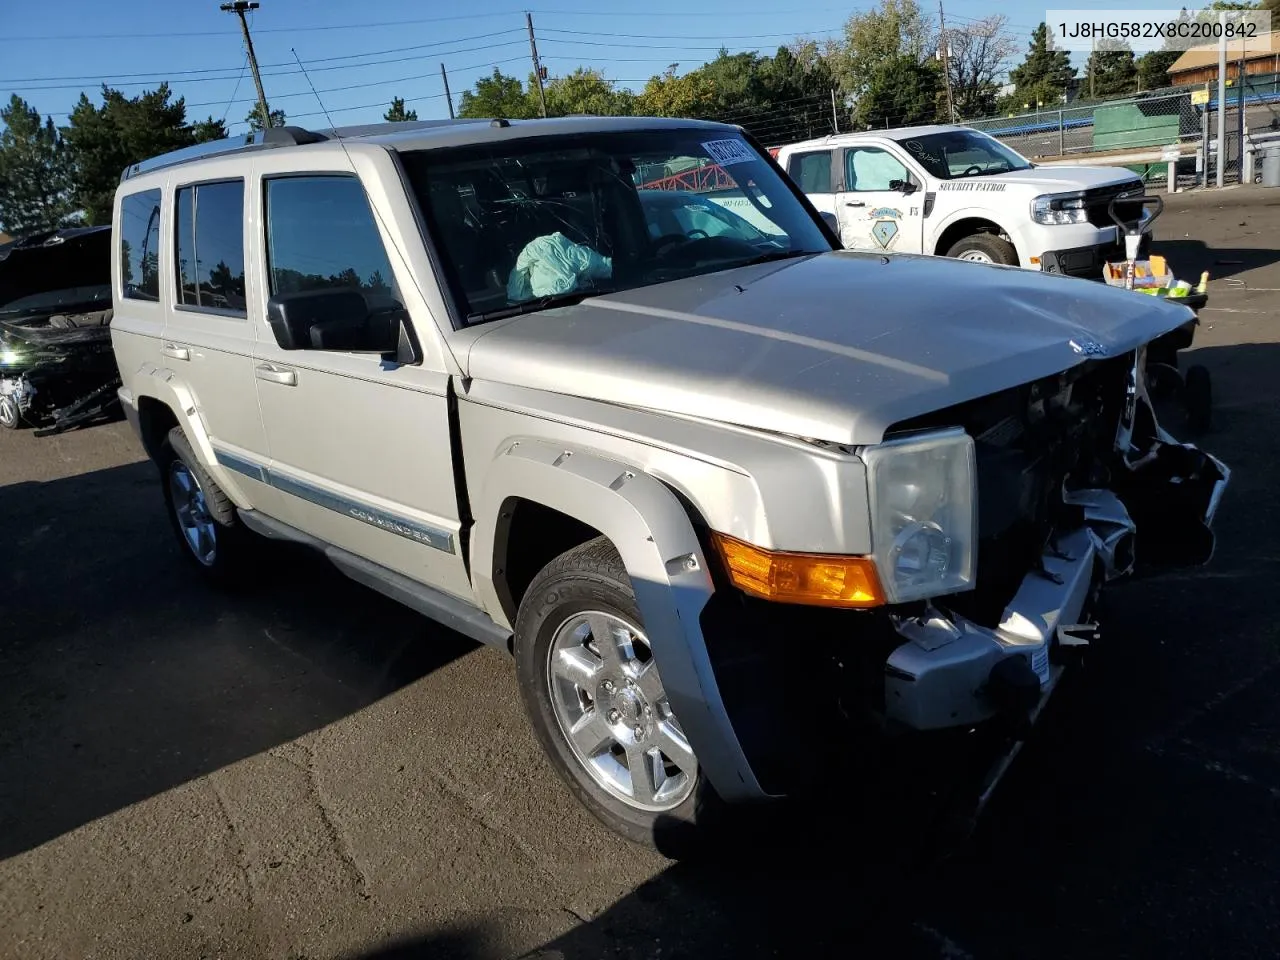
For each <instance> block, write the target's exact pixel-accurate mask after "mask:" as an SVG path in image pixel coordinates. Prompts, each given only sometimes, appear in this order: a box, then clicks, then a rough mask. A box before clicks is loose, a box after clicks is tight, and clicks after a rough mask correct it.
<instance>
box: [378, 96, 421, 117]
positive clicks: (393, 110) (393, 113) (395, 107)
mask: <svg viewBox="0 0 1280 960" xmlns="http://www.w3.org/2000/svg"><path fill="white" fill-rule="evenodd" d="M382 118H383V119H384V120H386V121H387V122H388V123H404V122H405V121H406V120H417V119H418V111H417V110H406V109H405V108H404V98H403V97H392V98H391V106H390V108H389V109H388V110H387V112H386V113H384V114H383V115H382Z"/></svg>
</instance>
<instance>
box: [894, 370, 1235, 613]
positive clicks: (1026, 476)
mask: <svg viewBox="0 0 1280 960" xmlns="http://www.w3.org/2000/svg"><path fill="white" fill-rule="evenodd" d="M1144 353H1145V348H1144V349H1140V350H1138V351H1135V352H1130V353H1126V354H1124V355H1122V356H1119V357H1113V358H1109V359H1103V360H1094V361H1090V362H1088V363H1085V364H1081V365H1080V366H1077V367H1074V368H1072V369H1070V370H1068V371H1065V372H1063V373H1061V374H1058V375H1057V376H1054V377H1051V378H1047V379H1045V380H1040V381H1036V382H1034V383H1030V384H1025V385H1023V386H1021V387H1017V388H1014V389H1012V390H1006V391H1003V392H1001V393H997V394H994V395H992V396H988V397H984V398H982V399H980V400H977V401H973V402H971V403H967V404H964V405H961V406H958V407H955V408H951V409H948V410H942V411H939V412H938V413H936V414H931V415H930V416H929V417H927V418H922V419H921V420H917V421H912V422H910V423H907V424H902V425H901V428H900V429H901V430H902V431H904V432H905V431H913V430H917V429H921V428H929V427H938V426H961V427H963V428H964V430H965V431H966V432H967V433H968V434H969V435H970V436H972V437H973V439H974V445H975V452H976V457H977V468H978V498H979V509H978V516H979V547H978V574H977V578H976V581H977V589H976V590H974V591H972V592H971V593H968V594H961V595H958V596H954V597H949V598H945V601H944V600H941V599H940V600H939V601H936V603H937V605H938V606H939V607H943V608H945V609H949V610H954V611H955V612H956V613H958V614H960V615H962V616H964V617H966V618H968V619H970V620H973V621H974V622H976V623H980V624H983V625H985V626H989V627H995V626H996V625H997V624H998V623H999V622H1000V618H1001V617H1002V615H1003V614H1004V611H1005V608H1006V606H1007V604H1008V603H1009V601H1010V600H1011V599H1012V598H1013V596H1014V594H1015V592H1016V590H1017V589H1018V585H1019V584H1020V583H1021V581H1022V579H1023V578H1024V576H1025V575H1026V574H1027V572H1028V571H1034V570H1036V569H1038V568H1039V567H1041V566H1042V564H1043V558H1044V557H1045V556H1046V554H1047V555H1050V556H1052V554H1053V552H1054V550H1055V542H1056V540H1057V539H1058V538H1059V537H1060V536H1061V535H1062V534H1063V533H1065V532H1067V531H1070V530H1074V529H1077V528H1081V527H1086V526H1090V521H1091V520H1093V521H1095V522H1094V523H1093V524H1092V527H1097V528H1098V531H1097V532H1096V534H1095V536H1096V537H1097V539H1098V541H1099V543H1098V546H1099V547H1100V548H1101V549H1100V553H1101V555H1102V556H1103V557H1104V558H1105V560H1106V567H1107V569H1106V571H1105V572H1106V579H1114V578H1115V577H1119V576H1124V575H1126V574H1129V573H1131V572H1133V570H1134V569H1135V567H1136V566H1137V565H1138V564H1139V563H1141V564H1142V565H1143V566H1147V565H1149V564H1160V565H1175V566H1180V565H1197V564H1201V563H1205V562H1207V561H1208V560H1209V558H1210V557H1211V555H1212V553H1213V534H1212V532H1211V530H1210V529H1209V522H1210V521H1211V520H1212V515H1213V512H1214V510H1215V509H1216V506H1217V496H1218V495H1220V487H1219V485H1220V484H1224V483H1225V481H1226V478H1227V475H1228V471H1227V469H1226V467H1225V466H1223V465H1222V464H1221V463H1219V462H1218V461H1216V460H1215V459H1214V458H1213V457H1211V456H1209V455H1208V454H1205V453H1203V452H1202V451H1200V450H1198V449H1197V448H1195V447H1193V446H1190V445H1186V444H1182V443H1179V442H1178V441H1176V440H1175V439H1174V438H1173V437H1171V436H1169V435H1168V434H1167V433H1165V432H1164V431H1163V430H1162V429H1161V428H1160V426H1159V424H1158V422H1157V420H1156V415H1155V411H1154V406H1153V403H1152V400H1151V398H1150V396H1149V394H1148V392H1147V389H1146V382H1145V374H1144V371H1145V368H1146V357H1145V356H1144ZM1117 507H1118V508H1119V511H1117V509H1116V508H1117ZM1126 513H1127V514H1128V517H1129V518H1130V519H1131V521H1132V526H1133V527H1135V528H1136V529H1137V535H1136V536H1135V535H1134V532H1133V531H1128V532H1127V533H1126V532H1125V531H1122V530H1116V529H1110V530H1108V529H1105V528H1107V527H1108V526H1110V527H1115V526H1116V525H1117V524H1118V523H1119V522H1120V521H1119V519H1118V518H1119V517H1120V516H1121V515H1122V514H1126ZM1106 518H1110V519H1109V520H1108V519H1106ZM1092 527H1091V529H1092Z"/></svg>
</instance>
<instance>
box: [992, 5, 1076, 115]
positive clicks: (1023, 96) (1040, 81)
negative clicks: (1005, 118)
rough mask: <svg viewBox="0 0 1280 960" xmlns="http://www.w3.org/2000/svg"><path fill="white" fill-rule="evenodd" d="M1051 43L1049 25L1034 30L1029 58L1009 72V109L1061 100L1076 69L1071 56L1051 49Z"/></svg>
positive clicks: (1042, 24) (1007, 102) (1065, 52)
mask: <svg viewBox="0 0 1280 960" xmlns="http://www.w3.org/2000/svg"><path fill="white" fill-rule="evenodd" d="M1051 41H1052V35H1051V34H1050V33H1049V27H1048V25H1046V24H1044V23H1041V24H1040V26H1038V27H1036V28H1035V30H1034V31H1032V33H1031V45H1030V49H1029V50H1028V51H1027V56H1026V59H1025V60H1023V61H1022V63H1021V64H1019V65H1018V66H1016V67H1014V68H1013V69H1012V70H1010V71H1009V80H1010V82H1011V83H1012V84H1013V85H1014V91H1013V93H1012V95H1011V96H1010V97H1009V99H1008V100H1007V101H1006V103H1005V104H1004V106H1005V107H1006V108H1011V109H1018V108H1019V107H1021V105H1022V104H1024V103H1030V104H1031V106H1033V107H1034V106H1035V105H1036V104H1037V103H1057V102H1059V101H1061V100H1062V97H1063V95H1064V94H1066V92H1067V89H1068V88H1069V87H1070V85H1071V81H1073V80H1074V79H1075V78H1076V68H1075V67H1073V66H1072V65H1071V54H1069V53H1068V52H1067V51H1065V50H1053V49H1051V48H1050V44H1051Z"/></svg>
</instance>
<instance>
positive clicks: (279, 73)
mask: <svg viewBox="0 0 1280 960" xmlns="http://www.w3.org/2000/svg"><path fill="white" fill-rule="evenodd" d="M523 43H524V41H522V40H512V41H510V42H509V43H488V44H483V45H481V46H478V47H463V48H461V49H458V50H445V51H442V52H443V53H444V54H445V55H450V54H455V53H475V52H476V51H478V50H497V49H500V48H502V47H512V46H518V45H521V44H523ZM363 56H373V54H363ZM418 59H419V58H418V57H416V56H414V57H392V58H390V59H386V60H369V61H367V62H365V63H342V64H333V65H330V66H327V67H315V68H314V69H312V70H311V72H312V73H325V72H328V71H331V70H356V69H359V68H360V67H378V66H384V65H386V64H390V63H407V62H409V61H410V60H418ZM301 72H302V71H301V70H270V71H263V74H262V75H263V76H264V77H289V76H297V75H299V74H300V73H301ZM230 79H231V77H230V75H228V76H225V77H184V78H183V79H182V80H181V82H182V83H216V82H219V81H226V80H230ZM163 82H164V81H163V80H160V79H156V80H130V81H127V82H124V83H115V82H113V83H110V84H109V86H112V87H148V86H151V85H153V84H157V83H163ZM83 87H84V84H54V85H49V86H42V87H33V86H26V87H23V89H24V90H28V91H31V90H80V89H83Z"/></svg>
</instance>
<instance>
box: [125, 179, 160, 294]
mask: <svg viewBox="0 0 1280 960" xmlns="http://www.w3.org/2000/svg"><path fill="white" fill-rule="evenodd" d="M119 232H120V274H121V276H120V285H121V287H122V288H123V291H124V295H125V296H126V297H128V298H129V299H130V300H159V299H160V191H159V190H143V191H142V192H140V193H131V194H129V195H128V196H127V197H122V198H121V200H120V231H119Z"/></svg>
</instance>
